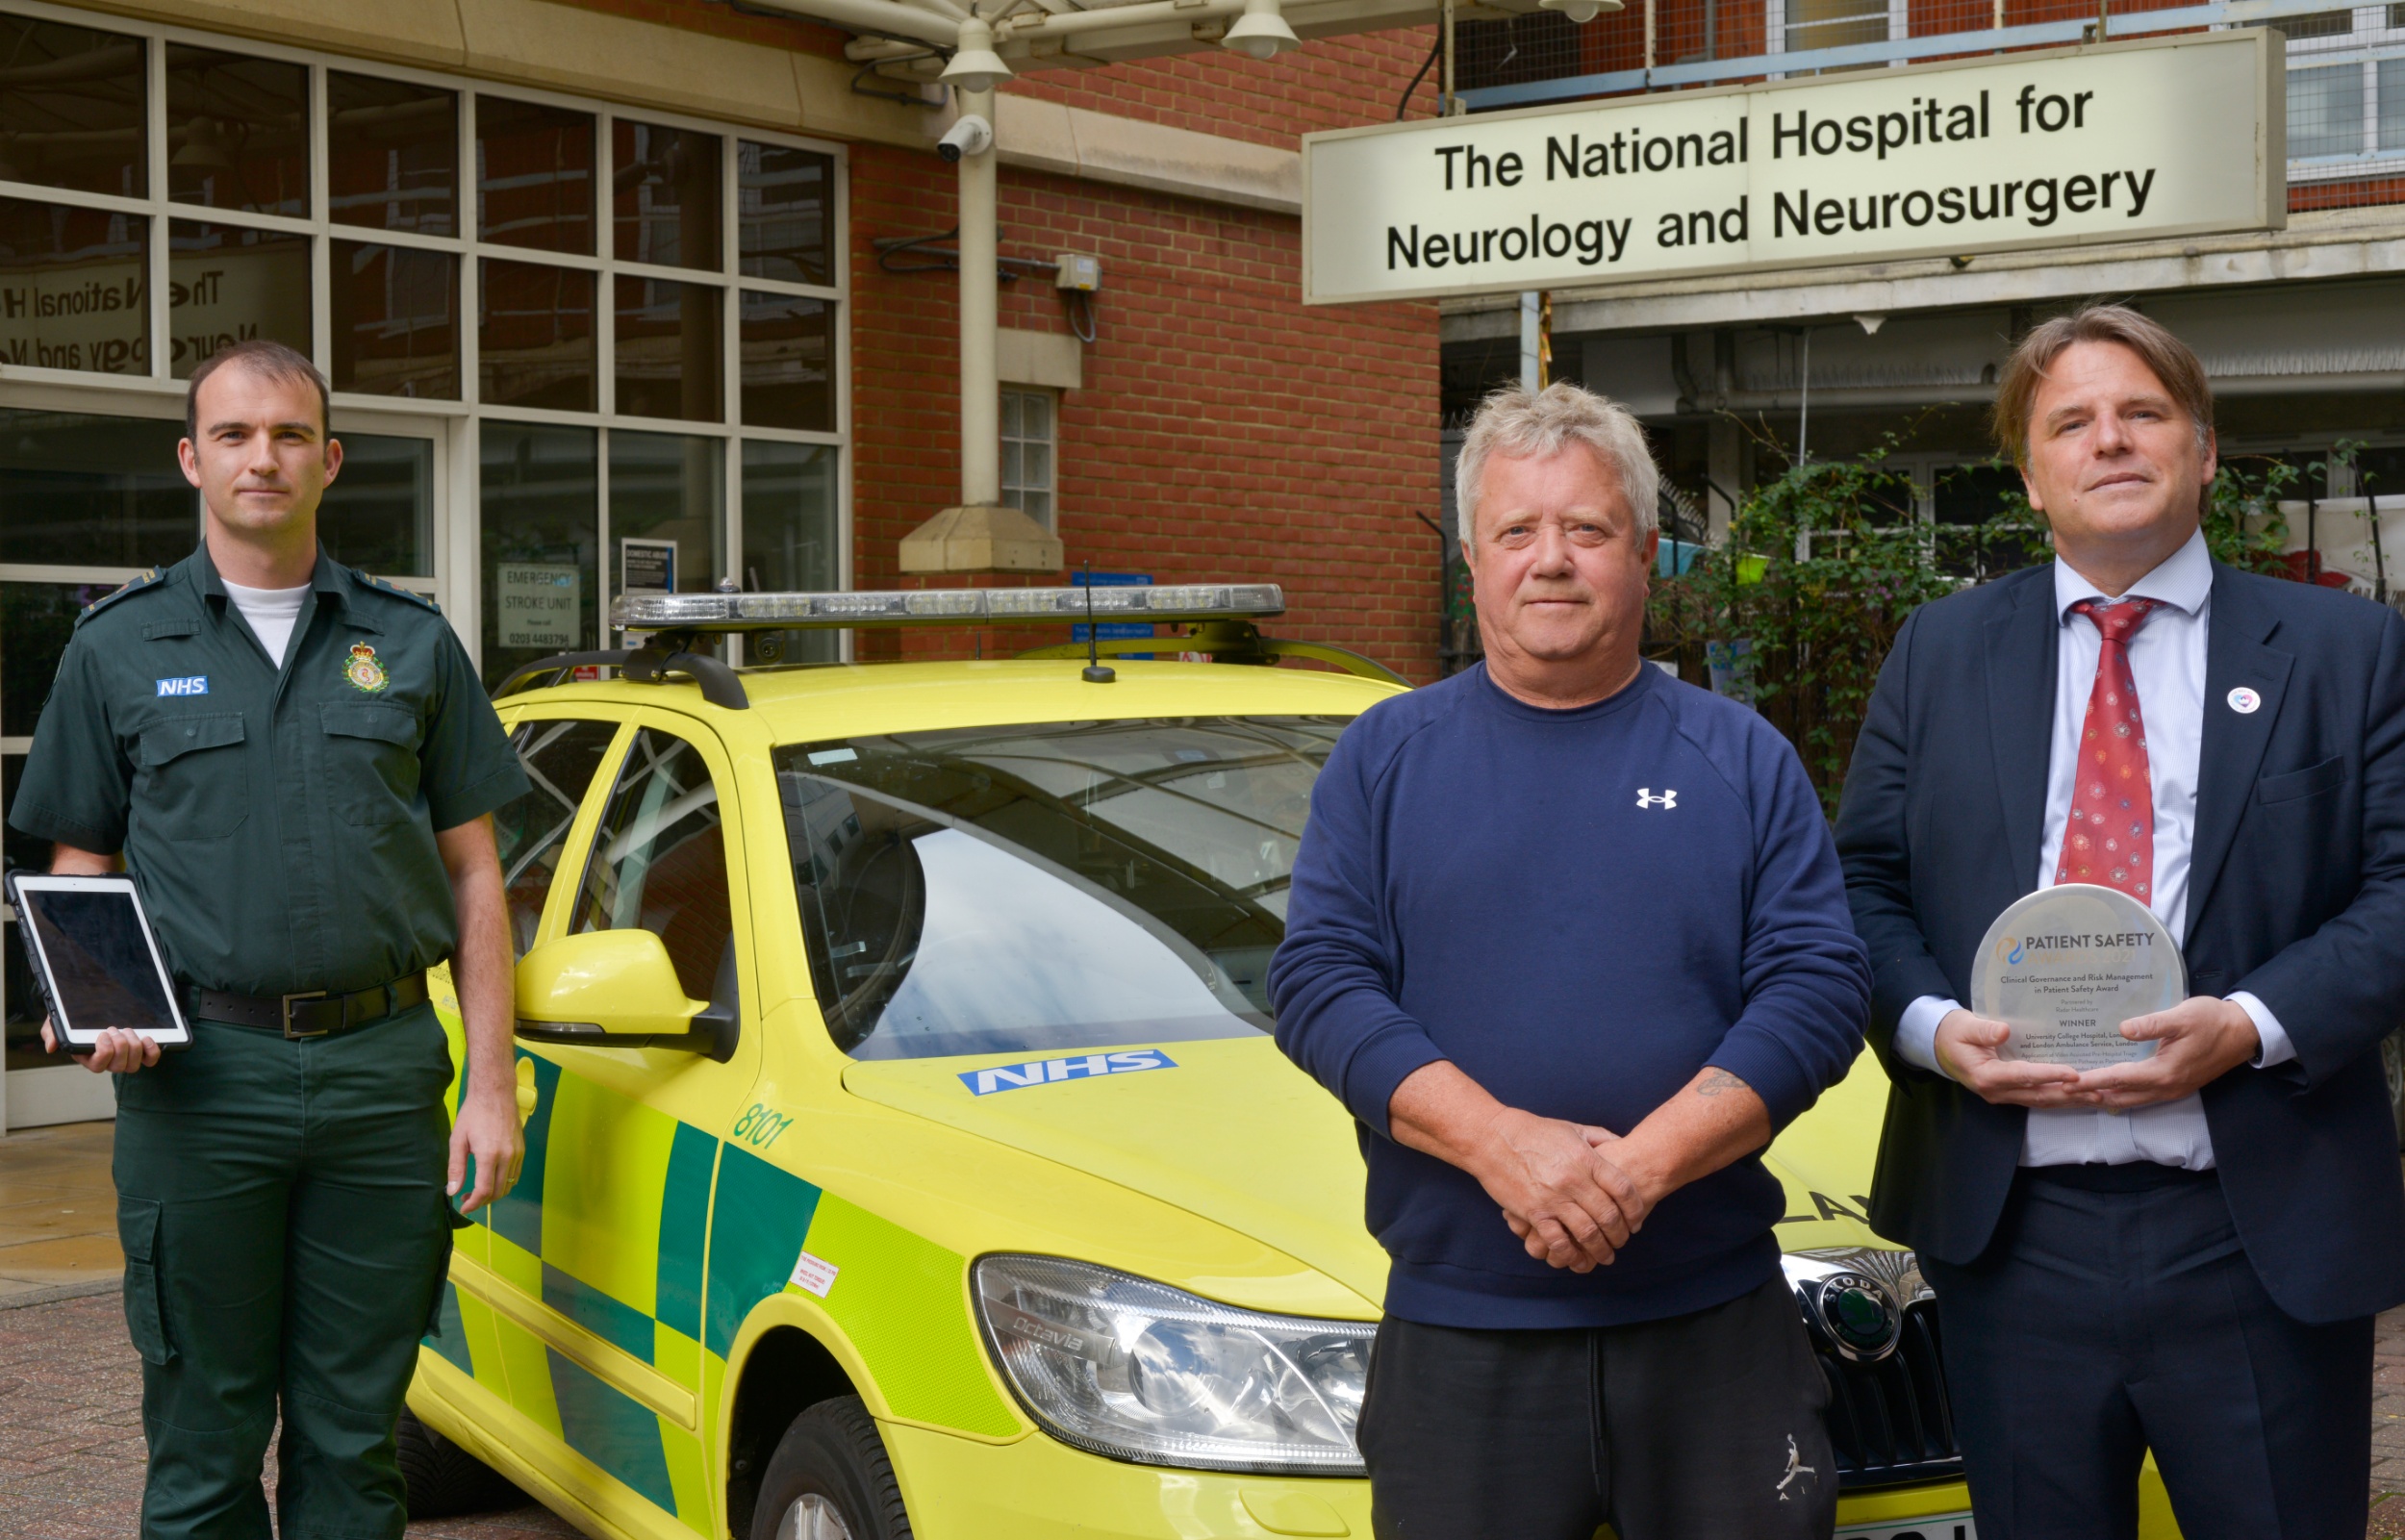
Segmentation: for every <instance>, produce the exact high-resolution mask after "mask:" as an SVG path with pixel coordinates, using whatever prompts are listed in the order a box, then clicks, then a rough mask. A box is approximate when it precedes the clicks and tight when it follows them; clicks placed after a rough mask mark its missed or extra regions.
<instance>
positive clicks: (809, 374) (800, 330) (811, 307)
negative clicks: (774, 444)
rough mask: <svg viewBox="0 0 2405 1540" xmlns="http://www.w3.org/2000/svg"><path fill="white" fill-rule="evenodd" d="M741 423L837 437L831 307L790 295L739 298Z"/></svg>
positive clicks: (755, 295) (815, 300)
mask: <svg viewBox="0 0 2405 1540" xmlns="http://www.w3.org/2000/svg"><path fill="white" fill-rule="evenodd" d="M743 306H744V311H743V369H744V420H745V421H746V422H748V423H750V424H752V425H753V426H755V427H762V428H811V429H816V430H817V431H819V432H821V433H832V432H834V431H835V391H834V372H833V369H832V366H831V365H830V363H829V360H830V359H831V358H832V357H833V347H832V343H833V339H832V337H831V335H830V334H831V332H832V330H833V322H834V315H835V307H834V306H833V305H830V304H828V303H827V302H826V301H825V300H823V299H798V298H796V297H794V296H793V295H790V294H760V293H754V292H752V291H751V290H745V291H744V296H743Z"/></svg>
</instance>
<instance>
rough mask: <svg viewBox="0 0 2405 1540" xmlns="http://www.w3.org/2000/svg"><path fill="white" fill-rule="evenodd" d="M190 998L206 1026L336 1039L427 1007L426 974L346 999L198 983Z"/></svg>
mask: <svg viewBox="0 0 2405 1540" xmlns="http://www.w3.org/2000/svg"><path fill="white" fill-rule="evenodd" d="M190 1001H191V1010H192V1014H193V1015H194V1016H197V1017H199V1018H200V1019H201V1020H203V1021H207V1022H233V1023H234V1024H235V1025H236V1026H255V1027H258V1028H260V1029H261V1030H263V1031H267V1032H281V1033H283V1034H284V1035H285V1036H286V1037H288V1038H311V1037H332V1036H334V1035H336V1034H337V1033H341V1032H348V1031H351V1030H353V1029H355V1028H358V1027H362V1026H368V1025H371V1024H373V1023H374V1022H381V1021H383V1020H384V1019H385V1018H386V1017H388V1016H398V1015H399V1014H400V1013H401V1012H403V1011H406V1010H412V1009H415V1008H416V1007H418V1006H420V1005H423V1004H424V1003H426V975H425V974H424V973H422V972H420V973H412V974H410V975H409V976H408V977H407V978H400V979H395V980H393V981H392V983H390V984H378V985H377V986H376V987H375V988H373V989H361V990H353V991H352V992H351V993H350V994H348V995H329V994H327V993H326V992H325V991H324V990H321V989H316V990H304V991H302V992H301V993H299V994H297V995H229V994H227V993H226V992H225V991H223V990H216V989H203V988H201V987H200V986H199V985H198V984H194V985H192V986H191V989H190Z"/></svg>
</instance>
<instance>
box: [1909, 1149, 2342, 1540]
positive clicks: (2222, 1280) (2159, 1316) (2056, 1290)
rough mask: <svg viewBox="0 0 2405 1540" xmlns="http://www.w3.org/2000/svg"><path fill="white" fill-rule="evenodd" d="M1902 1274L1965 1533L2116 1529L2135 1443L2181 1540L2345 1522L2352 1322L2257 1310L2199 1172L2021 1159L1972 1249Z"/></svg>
mask: <svg viewBox="0 0 2405 1540" xmlns="http://www.w3.org/2000/svg"><path fill="white" fill-rule="evenodd" d="M2331 1243H2332V1244H2333V1245H2339V1244H2343V1241H2342V1237H2336V1236H2334V1237H2332V1238H2331ZM1922 1267H1923V1269H1924V1270H1925V1272H1926V1273H1927V1275H1928V1277H1929V1281H1930V1283H1931V1284H1932V1286H1934V1287H1935V1288H1936V1289H1937V1310H1938V1316H1939V1321H1940V1323H1941V1325H1943V1327H1944V1338H1945V1362H1946V1377H1947V1379H1948V1381H1949V1384H1950V1386H1951V1391H1952V1398H1953V1402H1954V1418H1955V1426H1956V1427H1957V1429H1958V1430H1959V1433H1960V1435H1961V1438H1962V1446H1963V1451H1964V1455H1965V1463H1966V1464H1967V1466H1968V1468H1969V1475H1970V1483H1971V1506H1972V1509H1973V1511H1974V1512H1975V1514H1976V1515H1977V1518H1978V1523H1979V1540H2090V1537H2092V1540H2129V1537H2131V1536H2134V1535H2136V1534H2137V1533H2138V1475H2139V1465H2140V1464H2141V1462H2142V1461H2143V1460H2144V1457H2145V1453H2146V1451H2147V1450H2149V1449H2151V1450H2153V1451H2154V1455H2155V1464H2156V1465H2157V1467H2158V1468H2160V1469H2161V1471H2162V1473H2163V1481H2164V1487H2165V1488H2166V1489H2167V1490H2168V1491H2169V1493H2170V1497H2171V1507H2172V1510H2173V1512H2174V1513H2175V1514H2176V1515H2177V1516H2178V1518H2179V1523H2180V1532H2181V1534H2182V1535H2184V1536H2185V1537H2186V1540H2223V1537H2226V1540H2341V1537H2343V1540H2354V1537H2355V1536H2358V1535H2360V1534H2362V1533H2363V1532H2364V1525H2365V1522H2366V1510H2367V1504H2368V1497H2367V1494H2368V1492H2369V1489H2370V1480H2371V1366H2372V1355H2371V1347H2372V1323H2371V1320H2370V1318H2369V1317H2365V1318H2364V1319H2362V1320H2357V1321H2342V1322H2337V1323H2334V1324H2330V1325H2307V1324H2306V1323H2304V1322H2301V1321H2297V1320H2295V1319H2293V1318H2292V1317H2291V1316H2289V1315H2287V1314H2285V1313H2283V1312H2282V1311H2281V1309H2280V1307H2279V1306H2278V1305H2275V1304H2273V1303H2272V1302H2271V1298H2270V1296H2269V1295H2267V1294H2266V1293H2265V1292H2264V1289H2263V1284H2262V1283H2261V1282H2260V1281H2259V1280H2258V1279H2257V1278H2256V1276H2255V1270H2254V1267H2253V1265H2252V1264H2251V1263H2249V1262H2248V1261H2247V1260H2246V1253H2245V1252H2244V1251H2243V1250H2241V1249H2240V1245H2239V1239H2238V1232H2237V1229H2236V1228H2235V1226H2233V1224H2231V1221H2230V1211H2229V1206H2228V1204H2227V1203H2225V1202H2224V1201H2223V1200H2222V1197H2221V1184H2220V1182H2219V1180H2218V1179H2217V1178H2215V1175H2214V1174H2212V1173H2211V1172H2182V1171H2176V1170H2173V1169H2171V1168H2169V1167H2165V1166H2157V1165H2152V1164H2139V1165H2132V1166H2057V1167H2037V1168H2031V1169H2027V1170H2024V1171H2023V1172H2021V1174H2019V1176H2018V1177H2017V1178H2015V1180H2014V1182H2013V1195H2012V1198H2011V1200H2010V1201H2009V1202H2008V1203H2007V1204H2006V1207H2005V1212H2004V1217H2003V1219H2002V1220H2001V1221H2000V1222H1999V1224H1998V1225H1997V1231H1996V1238H1995V1240H1994V1241H1993V1242H1991V1243H1990V1244H1989V1246H1988V1249H1987V1252H1986V1253H1985V1254H1984V1255H1983V1256H1981V1257H1980V1259H1979V1260H1978V1261H1976V1262H1973V1263H1971V1264H1970V1265H1969V1266H1967V1267H1954V1266H1948V1265H1946V1264H1944V1263H1941V1262H1937V1261H1934V1260H1926V1259H1925V1260H1924V1261H1923V1263H1922Z"/></svg>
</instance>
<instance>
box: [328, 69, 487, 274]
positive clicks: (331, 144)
mask: <svg viewBox="0 0 2405 1540" xmlns="http://www.w3.org/2000/svg"><path fill="white" fill-rule="evenodd" d="M326 118H327V128H326V189H327V199H326V201H327V213H328V215H330V216H331V217H332V218H333V219H334V221H335V222H336V223H337V224H358V225H367V226H368V227H369V228H371V229H376V230H414V231H416V232H417V233H418V234H419V235H421V236H451V235H457V234H458V233H459V215H458V206H459V93H458V92H457V91H447V90H442V89H439V88H436V87H432V86H417V85H412V84H411V83H409V82H408V81H400V80H381V79H378V78H377V77H375V76H373V75H346V74H344V73H342V71H341V70H330V71H328V72H327V74H326Z"/></svg>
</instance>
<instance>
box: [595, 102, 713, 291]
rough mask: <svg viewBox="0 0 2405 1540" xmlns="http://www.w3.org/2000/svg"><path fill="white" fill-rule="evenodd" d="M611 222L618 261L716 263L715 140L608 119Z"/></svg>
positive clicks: (686, 264)
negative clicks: (612, 192)
mask: <svg viewBox="0 0 2405 1540" xmlns="http://www.w3.org/2000/svg"><path fill="white" fill-rule="evenodd" d="M610 151H611V156H612V161H613V164H612V167H611V177H610V182H611V186H612V187H613V188H615V189H616V190H617V195H616V197H615V198H614V199H613V200H612V210H613V215H614V218H613V222H614V223H615V225H616V227H617V230H618V235H617V238H616V240H617V250H618V259H619V261H620V262H651V263H658V264H660V265H662V266H666V267H708V268H713V269H715V268H717V267H718V266H719V265H721V257H720V220H721V217H722V210H723V209H724V207H725V205H724V204H723V203H722V201H721V199H722V193H721V189H720V183H721V181H722V177H721V173H720V169H719V137H718V136H717V135H716V134H696V133H695V132H694V131H693V130H691V129H683V128H662V127H660V126H659V125H658V124H656V123H638V122H634V121H632V120H631V119H628V118H623V117H621V118H618V119H616V120H615V121H614V122H613V123H612V124H611V135H610Z"/></svg>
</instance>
